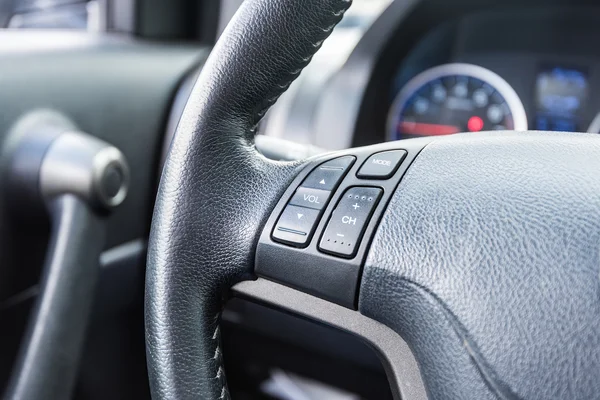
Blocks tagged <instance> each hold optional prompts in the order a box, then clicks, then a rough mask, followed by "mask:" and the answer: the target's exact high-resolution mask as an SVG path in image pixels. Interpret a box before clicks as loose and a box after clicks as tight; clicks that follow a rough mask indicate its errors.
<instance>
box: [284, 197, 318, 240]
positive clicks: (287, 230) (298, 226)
mask: <svg viewBox="0 0 600 400" xmlns="http://www.w3.org/2000/svg"><path fill="white" fill-rule="evenodd" d="M319 214H320V212H319V211H318V210H313V209H311V208H305V207H298V206H291V205H288V206H287V207H285V209H284V210H283V213H281V217H279V221H277V225H276V226H275V230H274V231H273V238H276V239H278V240H280V241H282V242H286V243H289V244H292V245H305V244H307V243H308V241H309V239H310V236H311V235H312V232H313V230H314V228H315V225H316V223H317V221H318V220H319Z"/></svg>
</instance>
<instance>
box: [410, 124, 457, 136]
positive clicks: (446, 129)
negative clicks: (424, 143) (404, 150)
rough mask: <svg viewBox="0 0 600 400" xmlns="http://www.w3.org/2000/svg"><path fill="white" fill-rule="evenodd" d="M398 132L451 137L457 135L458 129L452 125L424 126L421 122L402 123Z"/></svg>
mask: <svg viewBox="0 0 600 400" xmlns="http://www.w3.org/2000/svg"><path fill="white" fill-rule="evenodd" d="M399 127H400V132H402V133H404V134H407V135H435V136H438V135H452V134H454V133H459V132H460V128H458V127H456V126H453V125H441V124H424V123H421V122H406V121H402V122H400V124H399Z"/></svg>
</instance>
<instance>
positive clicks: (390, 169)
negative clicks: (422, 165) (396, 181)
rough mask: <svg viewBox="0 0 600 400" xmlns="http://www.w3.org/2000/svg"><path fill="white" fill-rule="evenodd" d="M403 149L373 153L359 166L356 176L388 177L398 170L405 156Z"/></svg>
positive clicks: (363, 177) (365, 177) (362, 177)
mask: <svg viewBox="0 0 600 400" xmlns="http://www.w3.org/2000/svg"><path fill="white" fill-rule="evenodd" d="M406 154H407V153H406V151H405V150H392V151H384V152H381V153H375V154H373V155H372V156H371V157H369V158H368V159H367V161H365V163H364V164H363V165H362V167H360V170H359V171H358V174H356V176H357V177H359V178H361V179H388V178H391V177H392V175H394V173H395V172H396V170H398V167H399V166H400V164H401V163H402V160H404V158H405V157H406Z"/></svg>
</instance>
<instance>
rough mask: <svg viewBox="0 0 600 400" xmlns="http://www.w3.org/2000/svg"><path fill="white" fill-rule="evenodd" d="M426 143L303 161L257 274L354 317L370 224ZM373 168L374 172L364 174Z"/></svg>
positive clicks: (263, 246)
mask: <svg viewBox="0 0 600 400" xmlns="http://www.w3.org/2000/svg"><path fill="white" fill-rule="evenodd" d="M428 140H429V139H428V138H422V139H419V140H406V141H403V142H390V143H382V144H378V145H375V146H369V147H363V148H355V149H350V150H347V151H346V152H345V153H344V154H343V155H340V156H338V157H337V158H335V159H331V158H327V157H328V156H327V155H324V156H322V158H320V161H312V162H311V161H309V164H310V167H307V168H306V170H305V171H303V172H302V173H301V174H300V175H299V176H297V177H296V179H295V180H294V182H293V183H292V184H291V185H290V186H289V187H288V188H287V189H286V191H285V193H284V195H283V196H282V197H281V199H280V201H279V202H278V204H277V205H276V206H275V208H274V210H273V212H272V214H271V216H270V217H269V219H268V221H267V222H266V224H265V228H264V230H263V232H262V234H261V236H260V239H259V241H258V243H257V246H256V255H255V268H254V271H255V272H256V274H257V275H258V276H259V277H262V278H267V279H271V280H274V281H276V282H279V283H280V284H283V285H288V286H290V287H293V288H295V289H297V290H301V291H304V292H306V293H310V294H311V295H314V296H317V297H319V298H322V299H325V300H327V301H331V302H334V303H336V304H340V305H342V306H344V307H348V308H350V309H354V310H356V309H357V307H358V304H357V299H358V290H359V287H360V277H361V274H362V268H363V265H364V263H365V260H366V257H367V254H368V252H369V243H370V242H371V238H372V237H373V235H375V234H376V232H377V223H376V222H377V221H379V219H380V218H381V216H382V215H383V213H384V212H385V209H386V206H387V205H388V204H389V203H390V200H391V198H392V196H393V195H394V193H395V192H396V190H397V188H398V185H400V186H401V185H402V182H401V179H402V176H403V175H404V174H405V173H406V171H407V170H408V168H409V166H410V165H411V164H412V163H413V161H414V160H415V158H416V157H417V155H418V154H419V153H420V152H421V151H422V150H423V148H424V147H425V146H426V145H427V144H429V143H430V142H429V141H428ZM431 140H435V138H432V139H431ZM399 144H401V145H402V148H398V145H399ZM392 156H393V157H395V158H392ZM373 160H375V161H373ZM396 160H397V161H396ZM369 162H370V163H371V164H369ZM372 165H375V166H379V167H380V168H381V169H378V170H376V171H373V169H371V170H369V168H370V167H371V166H372ZM367 166H370V167H369V168H368V167H367ZM383 167H386V169H385V171H384V169H383ZM361 171H362V175H361V173H360V172H361ZM390 174H391V175H390ZM366 176H369V177H368V178H367V177H366ZM387 176H389V177H387ZM385 177H387V178H385ZM356 196H358V198H357V197H356ZM363 196H364V197H365V198H363ZM369 199H371V200H369ZM298 214H302V216H301V217H298ZM338 234H339V235H343V236H339V235H338ZM328 239H329V240H328ZM342 242H343V244H342Z"/></svg>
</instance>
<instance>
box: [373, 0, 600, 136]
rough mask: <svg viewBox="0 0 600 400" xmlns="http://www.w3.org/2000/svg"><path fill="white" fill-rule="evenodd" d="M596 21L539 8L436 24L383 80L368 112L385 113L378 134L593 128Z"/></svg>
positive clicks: (598, 120) (599, 121) (598, 128)
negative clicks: (379, 98)
mask: <svg viewBox="0 0 600 400" xmlns="http://www.w3.org/2000/svg"><path fill="white" fill-rule="evenodd" d="M598 18H600V12H599V10H598V9H597V8H563V7H548V8H543V9H530V10H525V11H519V12H516V10H513V11H507V10H504V11H502V10H494V11H486V12H479V13H472V14H469V15H466V16H463V17H461V18H459V19H457V20H454V21H448V22H446V23H444V24H442V25H440V26H438V27H436V28H435V29H433V30H431V31H430V32H428V33H427V35H425V37H423V38H422V39H421V40H420V41H419V43H418V44H417V45H416V46H415V47H414V48H413V49H412V50H411V52H410V54H409V55H408V56H407V57H406V58H405V59H404V60H402V61H401V62H399V65H398V67H397V69H396V70H395V71H394V74H393V75H392V77H391V79H390V82H389V83H388V87H389V88H390V90H389V92H390V93H389V96H387V104H385V106H384V107H385V109H386V110H387V111H386V113H385V114H380V115H374V116H373V117H374V118H379V119H384V122H383V123H382V124H381V123H380V126H384V131H385V136H384V137H383V139H384V140H398V139H405V138H410V137H415V136H436V135H448V134H455V133H459V132H478V131H492V130H520V131H525V130H544V131H567V132H594V133H600V114H599V113H600V96H599V95H598V93H597V92H596V91H594V90H593V88H595V87H599V85H600V60H599V59H598V55H600V54H599V53H598V49H597V46H596V45H595V43H598V40H599V39H600V27H599V26H598V24H597V23H594V22H593V21H594V20H595V21H597V20H598ZM381 106H383V105H382V104H381V105H380V107H381ZM381 108H383V107H381Z"/></svg>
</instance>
